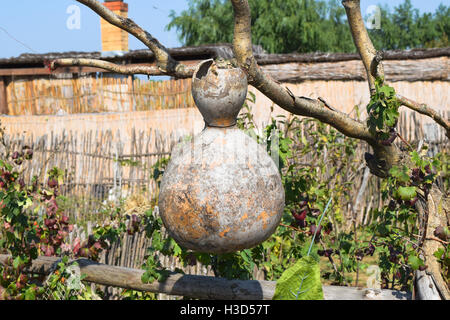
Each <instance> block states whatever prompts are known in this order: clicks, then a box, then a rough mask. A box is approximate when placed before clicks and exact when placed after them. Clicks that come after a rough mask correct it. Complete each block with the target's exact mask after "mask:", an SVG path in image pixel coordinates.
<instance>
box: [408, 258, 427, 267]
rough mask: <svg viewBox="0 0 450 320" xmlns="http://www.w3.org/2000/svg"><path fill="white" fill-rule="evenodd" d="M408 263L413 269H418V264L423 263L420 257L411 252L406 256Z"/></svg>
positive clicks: (421, 264)
mask: <svg viewBox="0 0 450 320" xmlns="http://www.w3.org/2000/svg"><path fill="white" fill-rule="evenodd" d="M408 264H409V265H410V266H411V268H413V269H414V270H417V269H419V267H420V266H423V265H424V263H423V261H422V259H420V258H419V257H417V256H415V255H412V254H411V255H410V256H409V257H408Z"/></svg>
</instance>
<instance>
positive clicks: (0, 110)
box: [0, 77, 8, 114]
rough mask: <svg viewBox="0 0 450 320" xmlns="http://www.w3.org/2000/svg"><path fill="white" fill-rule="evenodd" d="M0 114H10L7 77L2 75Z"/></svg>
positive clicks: (0, 81) (0, 78)
mask: <svg viewBox="0 0 450 320" xmlns="http://www.w3.org/2000/svg"><path fill="white" fill-rule="evenodd" d="M0 114H8V100H7V95H6V79H5V77H0Z"/></svg>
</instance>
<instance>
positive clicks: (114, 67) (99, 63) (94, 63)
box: [49, 58, 195, 77]
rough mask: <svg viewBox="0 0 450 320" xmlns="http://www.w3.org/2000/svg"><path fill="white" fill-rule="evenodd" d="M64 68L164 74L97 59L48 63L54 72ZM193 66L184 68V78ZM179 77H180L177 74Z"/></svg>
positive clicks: (158, 69)
mask: <svg viewBox="0 0 450 320" xmlns="http://www.w3.org/2000/svg"><path fill="white" fill-rule="evenodd" d="M64 66H83V67H94V68H101V69H104V70H108V71H111V72H115V73H119V74H145V75H149V76H159V75H164V74H166V73H165V72H164V71H163V70H161V69H160V68H159V67H156V66H142V65H136V66H126V65H118V64H115V63H112V62H108V61H104V60H98V59H77V58H64V59H56V60H53V61H51V62H50V65H49V67H50V69H51V70H55V69H57V68H58V67H64ZM194 70H195V66H186V69H185V73H184V75H185V77H191V76H192V74H193V73H194ZM178 76H179V77H181V76H180V75H179V74H178Z"/></svg>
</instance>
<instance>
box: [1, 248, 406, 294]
mask: <svg viewBox="0 0 450 320" xmlns="http://www.w3.org/2000/svg"><path fill="white" fill-rule="evenodd" d="M8 257H9V256H8V255H0V263H5V261H6V259H7V258H8ZM58 261H59V258H56V257H39V258H37V259H36V260H34V261H33V264H32V266H31V267H30V268H29V269H28V270H27V272H29V273H37V274H48V273H49V272H50V270H51V269H52V266H54V265H55V264H56V263H57V262H58ZM76 261H77V262H78V264H79V266H80V270H81V273H82V274H85V275H86V278H85V279H84V280H85V281H88V282H92V283H96V284H101V285H105V286H113V287H121V288H126V289H133V290H139V291H149V292H155V293H164V294H168V295H179V296H185V297H190V298H196V299H208V300H271V299H272V297H273V295H274V293H275V286H276V282H275V281H257V280H227V279H224V278H216V277H209V276H199V275H185V274H180V273H172V274H171V275H170V276H169V277H168V278H167V280H166V281H164V282H158V281H155V282H153V283H149V284H144V283H142V281H141V276H142V274H143V273H144V271H143V270H137V269H131V268H124V267H117V266H110V265H105V264H101V263H96V262H93V261H91V260H88V259H77V260H76ZM323 292H324V297H325V300H410V299H411V294H410V293H407V292H402V291H395V290H384V289H383V290H376V289H360V288H354V287H339V286H323Z"/></svg>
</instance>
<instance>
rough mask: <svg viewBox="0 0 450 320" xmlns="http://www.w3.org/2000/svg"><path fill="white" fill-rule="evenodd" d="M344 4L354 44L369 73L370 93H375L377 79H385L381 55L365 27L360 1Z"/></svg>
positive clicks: (347, 0)
mask: <svg viewBox="0 0 450 320" xmlns="http://www.w3.org/2000/svg"><path fill="white" fill-rule="evenodd" d="M342 4H343V5H344V7H345V11H346V13H347V19H348V24H349V26H350V31H351V33H352V37H353V42H354V43H355V46H356V48H357V49H358V52H359V55H360V56H361V60H362V62H363V64H364V67H365V69H366V72H367V79H368V81H369V88H370V92H371V93H373V92H374V91H375V78H376V77H377V76H379V77H381V78H384V70H383V65H382V64H381V63H380V62H381V55H380V54H377V50H376V49H375V47H374V46H373V44H372V41H371V40H370V37H369V33H368V32H367V29H366V27H365V26H364V20H363V18H362V15H361V7H360V2H359V0H344V1H342Z"/></svg>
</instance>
